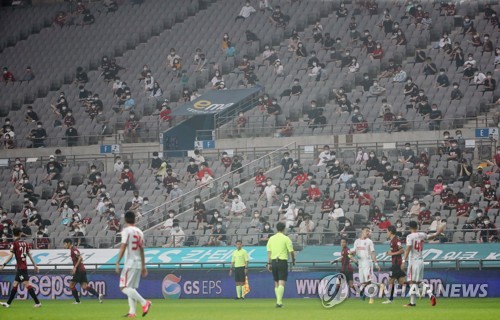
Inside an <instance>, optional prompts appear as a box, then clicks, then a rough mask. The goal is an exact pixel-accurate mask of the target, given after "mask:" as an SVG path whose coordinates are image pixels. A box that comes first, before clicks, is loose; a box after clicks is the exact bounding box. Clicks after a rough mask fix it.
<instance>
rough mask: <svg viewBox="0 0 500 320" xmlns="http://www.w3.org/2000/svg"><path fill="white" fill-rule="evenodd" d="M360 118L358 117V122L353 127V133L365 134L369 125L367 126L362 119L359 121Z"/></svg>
mask: <svg viewBox="0 0 500 320" xmlns="http://www.w3.org/2000/svg"><path fill="white" fill-rule="evenodd" d="M359 118H360V117H358V122H357V123H356V124H355V125H354V128H355V129H354V130H355V131H354V133H366V132H368V130H369V125H368V122H367V121H366V120H365V119H364V118H363V117H361V119H359Z"/></svg>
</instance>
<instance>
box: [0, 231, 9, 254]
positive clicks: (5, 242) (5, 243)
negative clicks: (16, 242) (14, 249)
mask: <svg viewBox="0 0 500 320" xmlns="http://www.w3.org/2000/svg"><path fill="white" fill-rule="evenodd" d="M10 247H11V244H10V242H9V238H8V237H7V234H6V233H2V238H1V239H0V250H7V249H10Z"/></svg>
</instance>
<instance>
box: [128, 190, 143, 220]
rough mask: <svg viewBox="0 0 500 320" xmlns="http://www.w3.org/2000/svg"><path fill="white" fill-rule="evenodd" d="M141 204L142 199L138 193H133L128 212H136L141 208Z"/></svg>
mask: <svg viewBox="0 0 500 320" xmlns="http://www.w3.org/2000/svg"><path fill="white" fill-rule="evenodd" d="M143 202H144V199H143V198H142V197H141V196H139V191H134V196H133V197H132V199H130V203H131V206H130V208H129V210H130V211H134V212H136V211H137V210H139V208H140V207H141V206H142V203H143ZM136 214H137V212H136Z"/></svg>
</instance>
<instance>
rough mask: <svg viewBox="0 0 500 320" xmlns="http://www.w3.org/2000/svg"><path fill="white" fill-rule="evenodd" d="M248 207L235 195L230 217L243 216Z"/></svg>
mask: <svg viewBox="0 0 500 320" xmlns="http://www.w3.org/2000/svg"><path fill="white" fill-rule="evenodd" d="M246 211H247V207H246V205H245V203H244V202H243V201H241V200H240V199H239V197H235V198H234V199H233V202H232V204H231V210H229V218H241V217H243V216H245V213H246Z"/></svg>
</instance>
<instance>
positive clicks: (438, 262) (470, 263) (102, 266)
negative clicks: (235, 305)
mask: <svg viewBox="0 0 500 320" xmlns="http://www.w3.org/2000/svg"><path fill="white" fill-rule="evenodd" d="M424 262H425V263H426V268H430V269H439V268H443V269H448V270H461V269H475V270H478V269H479V270H482V269H486V268H495V269H497V268H498V260H491V259H467V260H460V259H455V260H450V259H433V260H424ZM450 262H453V266H451V265H450ZM266 263H267V261H249V262H248V267H249V268H251V269H265V268H266ZM288 264H289V270H290V271H292V270H295V271H300V269H305V270H310V269H317V270H321V269H327V270H331V271H340V270H341V266H340V263H333V264H332V263H331V260H315V261H296V262H295V265H292V262H291V261H289V262H288ZM378 264H379V265H380V267H381V268H382V269H386V268H389V267H390V266H391V264H392V262H391V260H383V261H378ZM145 265H146V267H147V268H148V269H189V270H192V269H209V270H213V269H215V268H217V269H223V268H226V269H229V267H230V266H231V262H227V261H220V262H186V263H172V262H170V263H169V262H146V263H145ZM37 266H38V268H39V269H40V270H41V272H42V273H43V271H44V270H60V271H61V272H67V271H68V270H71V269H72V268H73V264H71V263H69V264H68V263H57V264H43V263H42V264H40V263H38V264H37ZM85 269H86V270H88V271H97V270H99V271H103V272H106V271H107V272H114V269H115V264H114V263H88V262H86V263H85ZM4 270H5V271H6V272H9V271H11V272H12V271H15V266H6V267H5V268H4Z"/></svg>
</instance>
